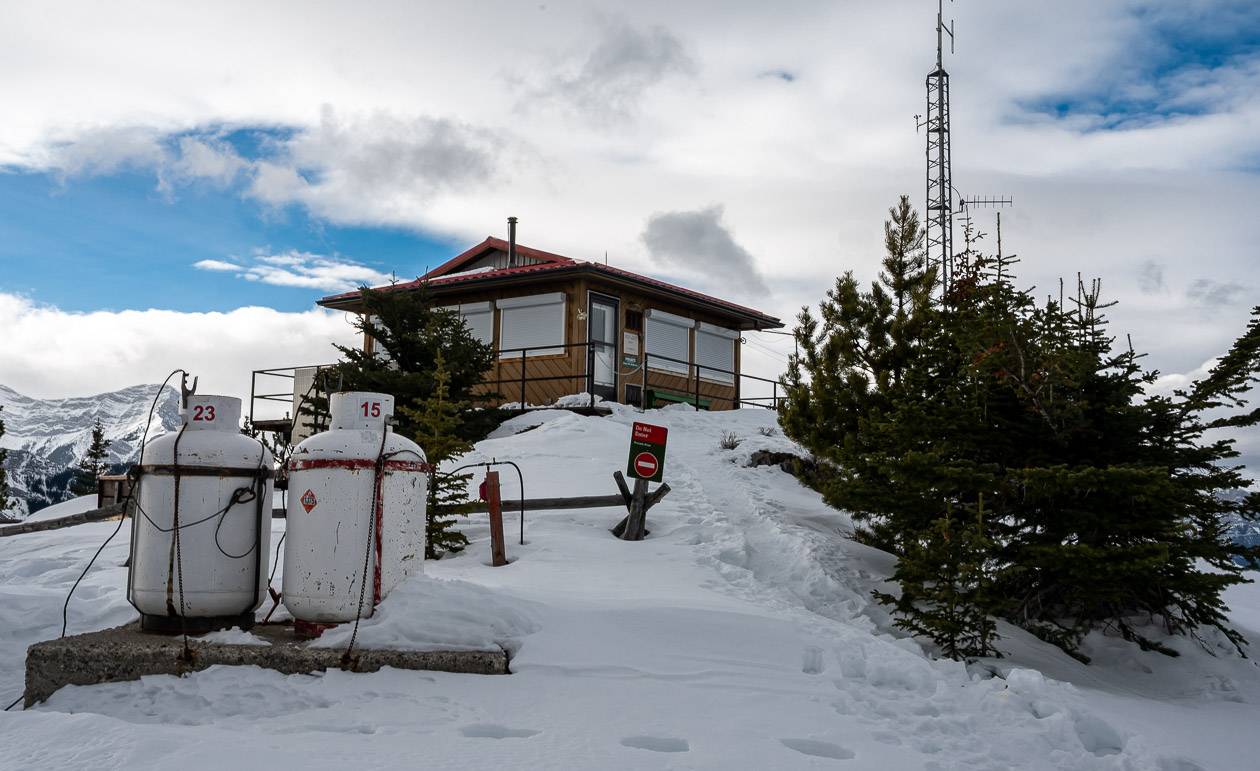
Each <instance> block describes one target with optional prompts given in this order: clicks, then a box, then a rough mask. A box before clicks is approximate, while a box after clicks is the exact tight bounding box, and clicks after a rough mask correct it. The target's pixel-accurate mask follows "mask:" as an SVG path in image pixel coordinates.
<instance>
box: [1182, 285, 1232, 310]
mask: <svg viewBox="0 0 1260 771" xmlns="http://www.w3.org/2000/svg"><path fill="white" fill-rule="evenodd" d="M1246 291H1247V288H1246V287H1245V286H1243V285H1242V284H1239V283H1237V282H1235V281H1214V280H1212V279H1210V278H1200V279H1196V280H1195V281H1194V283H1192V284H1190V287H1189V288H1188V289H1186V297H1188V298H1190V300H1191V301H1192V302H1194V303H1195V304H1197V305H1200V306H1202V307H1204V308H1207V309H1213V308H1218V307H1220V306H1223V305H1232V304H1233V303H1234V301H1235V300H1236V299H1238V298H1239V297H1241V296H1242V295H1243V293H1244V292H1246Z"/></svg>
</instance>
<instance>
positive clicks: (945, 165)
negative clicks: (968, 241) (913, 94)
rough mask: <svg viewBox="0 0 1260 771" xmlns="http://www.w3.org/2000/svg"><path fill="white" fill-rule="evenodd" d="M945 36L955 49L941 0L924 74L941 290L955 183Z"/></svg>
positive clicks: (946, 277)
mask: <svg viewBox="0 0 1260 771" xmlns="http://www.w3.org/2000/svg"><path fill="white" fill-rule="evenodd" d="M951 1H952V0H951ZM945 35H949V52H950V53H951V54H952V53H953V52H954V23H953V21H952V20H951V21H950V23H949V26H946V25H945V19H944V0H937V3H936V69H935V70H933V71H932V72H931V73H929V74H928V76H927V119H926V120H924V121H923V122H921V123H919V124H918V125H919V126H925V127H926V128H927V257H928V264H929V265H933V264H935V265H936V266H937V270H938V272H939V273H940V280H941V287H942V290H944V289H945V288H948V287H949V282H950V273H951V270H952V268H953V256H954V252H953V242H954V200H953V196H954V186H953V181H952V179H951V176H952V175H951V172H950V157H949V73H948V72H946V71H945V66H944V43H945Z"/></svg>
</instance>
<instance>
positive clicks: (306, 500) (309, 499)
mask: <svg viewBox="0 0 1260 771" xmlns="http://www.w3.org/2000/svg"><path fill="white" fill-rule="evenodd" d="M298 502H299V503H301V504H302V508H304V509H306V513H307V514H310V513H311V509H313V508H315V506H316V505H318V504H319V501H317V500H315V493H314V491H312V490H307V491H306V492H304V493H302V497H301V498H299V499H298Z"/></svg>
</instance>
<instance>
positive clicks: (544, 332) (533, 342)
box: [496, 292, 564, 359]
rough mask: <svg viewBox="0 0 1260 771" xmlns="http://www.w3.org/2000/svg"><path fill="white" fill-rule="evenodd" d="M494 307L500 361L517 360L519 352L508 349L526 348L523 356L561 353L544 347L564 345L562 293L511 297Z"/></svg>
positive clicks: (561, 350)
mask: <svg viewBox="0 0 1260 771" xmlns="http://www.w3.org/2000/svg"><path fill="white" fill-rule="evenodd" d="M496 304H497V305H498V306H499V350H500V351H506V353H503V354H502V358H505V359H511V358H519V357H520V355H521V352H520V351H519V350H512V349H518V348H530V349H531V350H529V351H527V352H526V354H525V355H526V356H545V355H550V354H562V353H564V348H547V347H546V346H549V345H560V346H563V345H564V294H563V293H562V292H549V293H547V294H535V295H530V296H528V297H511V298H508V299H506V300H499V301H497V303H496Z"/></svg>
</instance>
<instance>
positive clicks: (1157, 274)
mask: <svg viewBox="0 0 1260 771" xmlns="http://www.w3.org/2000/svg"><path fill="white" fill-rule="evenodd" d="M1138 288H1139V289H1141V290H1142V293H1143V294H1155V293H1156V292H1159V291H1160V290H1162V289H1163V288H1164V266H1163V264H1162V263H1159V262H1156V261H1155V260H1146V261H1145V262H1143V263H1142V264H1141V266H1139V267H1138Z"/></svg>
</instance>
